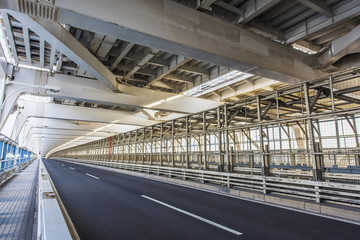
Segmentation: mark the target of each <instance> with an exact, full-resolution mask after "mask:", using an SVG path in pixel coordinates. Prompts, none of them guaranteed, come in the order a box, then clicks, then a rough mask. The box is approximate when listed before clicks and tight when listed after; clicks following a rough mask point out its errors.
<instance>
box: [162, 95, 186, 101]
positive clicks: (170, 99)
mask: <svg viewBox="0 0 360 240" xmlns="http://www.w3.org/2000/svg"><path fill="white" fill-rule="evenodd" d="M181 97H183V95H180V94H178V95H175V96H172V97H169V98H167V99H166V100H165V101H167V102H170V101H172V100H175V99H178V98H181Z"/></svg>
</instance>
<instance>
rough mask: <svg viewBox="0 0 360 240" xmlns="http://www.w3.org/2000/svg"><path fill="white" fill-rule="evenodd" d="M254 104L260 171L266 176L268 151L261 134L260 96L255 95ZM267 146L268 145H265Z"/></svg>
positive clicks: (267, 171)
mask: <svg viewBox="0 0 360 240" xmlns="http://www.w3.org/2000/svg"><path fill="white" fill-rule="evenodd" d="M256 103H257V104H256V105H257V114H258V121H259V137H260V146H259V147H260V149H259V150H260V154H261V161H262V167H261V170H262V171H261V172H262V175H264V176H268V175H269V173H270V171H269V164H267V156H268V154H269V153H268V152H266V151H265V146H264V134H263V126H262V114H261V99H260V96H257V101H256ZM267 146H268V145H267Z"/></svg>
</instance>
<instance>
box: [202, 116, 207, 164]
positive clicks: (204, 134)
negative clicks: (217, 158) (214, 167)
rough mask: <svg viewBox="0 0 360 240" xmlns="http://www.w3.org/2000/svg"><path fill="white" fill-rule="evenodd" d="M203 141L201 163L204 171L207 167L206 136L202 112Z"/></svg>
mask: <svg viewBox="0 0 360 240" xmlns="http://www.w3.org/2000/svg"><path fill="white" fill-rule="evenodd" d="M202 117H203V140H204V147H203V149H204V153H203V161H204V165H203V168H204V170H206V167H207V139H206V138H207V136H206V112H203V116H202Z"/></svg>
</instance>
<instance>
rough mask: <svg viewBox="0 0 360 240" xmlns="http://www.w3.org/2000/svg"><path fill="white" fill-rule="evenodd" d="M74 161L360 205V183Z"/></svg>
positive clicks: (319, 200) (94, 161) (317, 200)
mask: <svg viewBox="0 0 360 240" xmlns="http://www.w3.org/2000/svg"><path fill="white" fill-rule="evenodd" d="M61 159H65V160H70V161H74V162H80V163H86V164H92V165H99V166H105V167H112V168H118V169H123V170H129V171H136V172H143V173H147V174H156V175H162V176H166V177H170V178H179V179H184V180H192V181H198V182H201V183H212V184H218V185H222V186H226V187H228V188H240V189H249V190H254V191H258V192H262V193H264V194H268V193H277V194H281V195H289V196H291V197H297V198H301V199H310V200H314V201H316V202H317V203H320V202H332V203H337V204H339V203H343V204H349V205H352V206H354V205H355V206H358V207H360V185H359V184H348V183H337V182H322V181H312V180H303V179H291V178H281V177H270V176H261V175H250V174H239V173H226V172H215V171H206V170H196V169H185V168H174V167H163V166H150V165H140V164H128V163H118V162H104V161H96V160H81V159H68V158H61Z"/></svg>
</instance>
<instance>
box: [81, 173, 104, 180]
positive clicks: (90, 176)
mask: <svg viewBox="0 0 360 240" xmlns="http://www.w3.org/2000/svg"><path fill="white" fill-rule="evenodd" d="M85 175H88V176H89V177H92V178H95V179H100V178H98V177H96V176H94V175H91V174H88V173H85Z"/></svg>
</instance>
